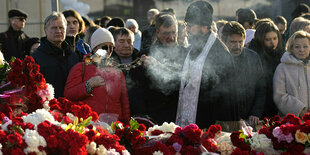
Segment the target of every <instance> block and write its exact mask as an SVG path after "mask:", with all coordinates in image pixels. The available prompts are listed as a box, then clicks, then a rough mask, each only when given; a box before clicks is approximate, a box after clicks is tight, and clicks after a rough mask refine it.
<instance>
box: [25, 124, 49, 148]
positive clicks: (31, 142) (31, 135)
mask: <svg viewBox="0 0 310 155" xmlns="http://www.w3.org/2000/svg"><path fill="white" fill-rule="evenodd" d="M23 139H25V142H26V144H27V148H25V149H24V152H25V153H30V152H36V153H39V152H40V150H39V149H38V147H39V146H43V147H46V141H45V139H44V138H43V137H42V136H40V135H39V133H38V132H37V131H36V130H29V129H26V131H25V133H24V136H23ZM42 153H43V152H42Z"/></svg>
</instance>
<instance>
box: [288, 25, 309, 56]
mask: <svg viewBox="0 0 310 155" xmlns="http://www.w3.org/2000/svg"><path fill="white" fill-rule="evenodd" d="M298 38H307V39H308V41H309V43H310V34H309V33H308V32H306V31H303V30H300V31H296V32H295V33H294V34H293V35H292V36H291V37H290V38H289V39H288V41H287V43H286V48H285V49H286V50H287V51H288V52H290V53H293V48H294V44H295V41H296V39H298Z"/></svg>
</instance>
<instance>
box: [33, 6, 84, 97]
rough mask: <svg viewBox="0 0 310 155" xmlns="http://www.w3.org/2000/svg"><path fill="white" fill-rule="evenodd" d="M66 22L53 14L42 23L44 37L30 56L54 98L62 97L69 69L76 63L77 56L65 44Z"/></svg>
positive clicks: (59, 14)
mask: <svg viewBox="0 0 310 155" xmlns="http://www.w3.org/2000/svg"><path fill="white" fill-rule="evenodd" d="M66 28H67V21H66V19H65V17H64V16H63V14H62V13H59V12H57V13H56V12H53V13H52V14H51V15H49V16H48V17H46V19H45V21H44V31H45V34H46V37H43V38H41V45H40V46H39V48H38V49H37V50H36V51H35V52H34V53H33V54H31V56H32V57H33V58H34V60H35V61H36V63H38V64H39V65H40V72H41V73H42V74H43V75H44V77H45V79H46V82H47V83H50V84H52V85H53V87H54V89H55V98H58V97H63V96H64V94H63V93H64V88H65V84H66V81H67V76H68V74H69V71H70V69H71V68H72V67H73V66H74V65H75V64H76V63H77V62H78V60H79V59H78V56H77V54H76V53H75V52H73V51H72V47H71V46H70V45H69V44H68V43H67V42H65V36H66Z"/></svg>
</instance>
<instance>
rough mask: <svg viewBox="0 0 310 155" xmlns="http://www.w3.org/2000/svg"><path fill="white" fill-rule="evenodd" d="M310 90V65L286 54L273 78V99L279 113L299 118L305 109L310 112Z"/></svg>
mask: <svg viewBox="0 0 310 155" xmlns="http://www.w3.org/2000/svg"><path fill="white" fill-rule="evenodd" d="M309 89H310V63H307V64H304V63H303V61H301V60H298V59H296V58H295V57H294V56H293V55H292V54H290V53H289V52H286V53H284V54H283V56H282V58H281V64H279V65H278V67H277V69H276V72H275V74H274V77H273V90H274V94H273V99H274V102H275V103H276V105H277V107H278V109H279V112H280V113H281V114H284V115H286V114H288V113H292V114H295V115H296V116H299V114H300V112H301V111H302V109H303V108H307V110H309V101H310V99H309V97H310V94H309Z"/></svg>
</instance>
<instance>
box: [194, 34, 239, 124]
mask: <svg viewBox="0 0 310 155" xmlns="http://www.w3.org/2000/svg"><path fill="white" fill-rule="evenodd" d="M209 34H210V33H209ZM209 34H208V35H206V36H205V39H204V40H207V39H208V37H209ZM200 46H201V45H200ZM189 48H191V47H189ZM202 48H203V46H201V48H200V49H197V50H196V51H194V50H193V49H192V51H191V53H190V56H191V57H195V56H193V55H196V56H197V55H198V54H199V53H200V52H201V51H202ZM234 74H235V67H234V63H233V58H232V56H231V55H230V53H229V51H228V48H227V47H226V46H225V45H224V43H223V42H222V41H220V40H219V39H218V38H217V39H216V40H215V42H214V44H213V46H212V47H211V49H210V51H209V54H208V56H207V58H206V60H205V62H204V64H203V69H202V77H201V78H202V79H201V84H200V91H199V97H198V107H197V115H196V124H197V125H198V126H199V127H200V128H208V127H209V126H210V125H212V124H214V123H215V122H216V121H217V120H218V121H237V120H239V116H238V114H237V112H238V109H237V108H238V106H237V99H236V96H235V93H233V91H234V81H233V80H234V78H233V77H234Z"/></svg>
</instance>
